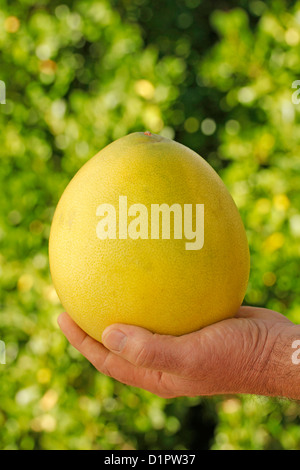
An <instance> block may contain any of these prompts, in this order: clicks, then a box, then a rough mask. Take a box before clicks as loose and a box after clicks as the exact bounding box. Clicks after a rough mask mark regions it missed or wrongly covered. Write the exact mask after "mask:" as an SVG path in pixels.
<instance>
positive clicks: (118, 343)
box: [102, 330, 127, 352]
mask: <svg viewBox="0 0 300 470" xmlns="http://www.w3.org/2000/svg"><path fill="white" fill-rule="evenodd" d="M126 340H127V336H126V335H124V333H122V331H120V330H112V331H110V332H108V333H107V334H105V333H104V335H103V337H102V341H103V344H104V346H105V347H106V348H107V349H110V350H111V351H116V352H121V351H122V349H123V348H124V346H125V343H126Z"/></svg>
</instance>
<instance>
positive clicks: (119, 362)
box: [57, 313, 175, 398]
mask: <svg viewBox="0 0 300 470" xmlns="http://www.w3.org/2000/svg"><path fill="white" fill-rule="evenodd" d="M57 321H58V324H59V326H60V328H61V330H62V332H63V333H64V335H65V336H66V338H67V340H68V341H69V342H70V344H71V345H72V346H73V347H74V348H76V349H77V350H78V351H79V352H80V353H81V354H82V355H83V356H84V357H86V358H87V359H88V360H89V361H90V362H91V364H93V366H94V367H95V368H96V369H97V370H98V371H99V372H101V373H102V374H104V375H108V376H109V377H113V378H114V379H116V380H118V381H119V382H122V383H124V384H126V385H131V386H134V387H139V388H143V389H145V390H147V391H149V392H152V393H155V394H156V395H159V396H161V397H165V398H170V397H172V396H175V395H174V393H173V392H172V391H171V390H168V389H167V388H166V386H165V385H164V383H165V382H166V383H167V380H166V381H165V378H162V375H161V373H160V372H159V371H154V370H151V369H143V368H138V367H135V366H134V365H132V364H130V363H129V362H128V361H126V360H125V359H124V358H122V357H119V356H117V355H115V354H113V353H112V352H110V351H109V350H107V349H106V348H105V347H104V346H103V345H102V344H101V343H99V342H98V341H96V340H95V339H93V338H91V337H90V336H88V335H87V334H86V333H85V332H84V331H83V330H82V329H81V328H80V327H79V326H78V325H77V324H76V323H75V322H74V321H73V320H72V319H71V317H70V316H69V315H68V314H67V313H62V314H61V315H60V316H59V317H58V320H57Z"/></svg>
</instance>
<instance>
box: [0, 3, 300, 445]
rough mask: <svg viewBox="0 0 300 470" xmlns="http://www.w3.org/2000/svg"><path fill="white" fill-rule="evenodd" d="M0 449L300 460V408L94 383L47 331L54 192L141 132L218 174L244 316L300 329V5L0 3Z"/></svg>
mask: <svg viewBox="0 0 300 470" xmlns="http://www.w3.org/2000/svg"><path fill="white" fill-rule="evenodd" d="M0 50H1V56H0V79H1V80H3V81H4V82H5V83H6V87H7V90H6V92H7V100H6V104H5V105H4V104H3V105H0V149H1V150H0V157H1V166H0V185H1V192H0V198H1V199H0V204H1V213H0V246H1V251H0V253H1V254H0V273H1V277H0V288H1V291H0V306H1V312H0V339H1V340H3V341H5V343H6V348H7V350H6V362H7V363H6V365H1V364H0V448H1V449H210V448H211V449H300V417H299V416H300V407H299V405H298V404H297V403H295V402H289V401H284V400H276V399H272V400H271V399H266V398H263V397H253V396H252V397H250V396H249V397H248V396H243V397H242V396H239V397H216V398H210V399H207V398H205V399H203V398H191V399H189V398H178V399H173V400H164V399H162V398H159V397H156V396H154V395H151V394H150V393H148V392H144V391H141V390H137V389H134V388H131V387H127V386H124V385H122V384H119V383H117V382H115V381H113V380H112V379H110V378H107V377H104V376H102V375H100V374H99V373H97V372H96V371H95V370H94V369H93V367H92V366H91V365H90V364H89V363H88V362H87V361H86V360H85V359H84V358H82V357H81V356H80V355H79V354H78V353H77V352H76V351H75V350H74V349H73V348H72V347H71V346H69V345H68V344H67V342H66V340H65V339H64V337H63V335H62V334H61V332H60V330H59V329H58V327H57V324H56V318H57V315H58V314H59V313H60V312H61V310H62V307H61V305H60V303H59V301H58V298H57V296H56V293H55V291H54V288H53V286H52V283H51V278H50V274H49V267H48V254H47V245H48V237H49V229H50V224H51V219H52V216H53V212H54V209H55V206H56V204H57V202H58V199H59V196H60V195H61V193H62V192H63V190H64V188H65V186H66V185H67V183H68V182H69V180H70V179H71V177H72V176H73V175H74V173H75V172H76V171H77V170H78V169H79V168H80V167H81V166H82V165H83V164H84V163H85V162H86V161H87V160H88V159H89V158H90V157H92V156H93V155H94V154H95V153H96V152H97V151H98V150H99V149H101V148H102V147H103V146H105V145H106V144H108V143H109V142H111V141H112V140H115V139H117V138H119V137H121V136H123V135H125V134H127V133H130V132H133V131H137V130H150V131H152V132H154V133H161V134H163V135H165V136H168V137H171V138H174V139H176V140H178V141H179V142H182V143H183V144H185V145H187V146H189V147H191V148H193V149H194V150H196V151H197V152H198V153H200V154H201V155H202V156H203V157H205V158H206V159H207V161H208V162H209V163H210V164H211V165H212V166H213V167H214V168H215V169H216V170H217V171H218V173H219V174H220V175H221V177H222V178H223V180H224V181H225V183H226V185H227V187H228V188H229V190H230V192H231V194H232V195H233V197H234V199H235V201H236V203H237V205H238V207H239V209H240V212H241V215H242V217H243V220H244V223H245V226H246V229H247V234H248V239H249V244H250V250H251V259H252V267H251V277H250V282H249V287H248V291H247V295H246V299H245V303H246V304H250V305H257V306H265V307H268V308H272V309H275V310H278V311H280V312H281V313H283V314H285V315H287V316H289V318H290V319H292V320H293V321H295V322H299V323H300V301H299V292H300V269H299V255H300V244H299V239H300V196H299V186H300V158H299V153H300V105H295V104H293V102H292V93H293V92H294V91H295V90H293V89H292V83H293V81H294V80H297V79H300V66H299V52H300V2H291V1H289V2H288V1H283V0H272V1H266V2H262V1H259V0H252V1H245V0H231V1H229V0H228V1H227V0H216V1H214V2H208V1H205V0H180V1H179V0H163V1H157V0H152V1H150V0H132V1H130V0H113V1H108V0H98V1H96V0H74V1H64V3H60V1H58V0H52V1H51V2H50V0H40V1H33V0H18V1H16V0H10V1H8V0H7V1H5V0H0Z"/></svg>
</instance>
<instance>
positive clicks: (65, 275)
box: [49, 132, 249, 341]
mask: <svg viewBox="0 0 300 470" xmlns="http://www.w3.org/2000/svg"><path fill="white" fill-rule="evenodd" d="M120 204H121V205H120ZM49 256H50V269H51V275H52V279H53V283H54V286H55V288H56V290H57V293H58V296H59V298H60V300H61V302H62V304H63V306H64V308H65V309H66V311H67V312H68V313H69V315H70V316H71V317H72V318H73V319H74V321H75V322H76V323H77V324H78V325H79V326H80V327H81V328H82V329H83V330H84V331H85V332H86V333H88V334H89V335H90V336H92V337H93V338H95V339H97V340H99V341H101V335H102V332H103V331H104V329H105V328H106V327H107V326H108V325H110V324H112V323H116V322H119V323H127V324H133V325H138V326H141V327H144V328H147V329H149V330H151V331H153V332H157V333H161V334H172V335H182V334H185V333H189V332H192V331H195V330H197V329H200V328H202V327H205V326H207V325H209V324H211V323H214V322H217V321H220V320H223V319H226V318H229V317H232V316H233V315H235V313H236V312H237V310H238V308H239V306H240V305H241V303H242V301H243V298H244V295H245V291H246V288H247V283H248V275H249V248H248V243H247V238H246V234H245V229H244V226H243V223H242V220H241V217H240V214H239V212H238V209H237V207H236V205H235V203H234V201H233V199H232V197H231V195H230V194H229V192H228V190H227V188H226V187H225V185H224V183H223V182H222V180H221V179H220V177H219V176H218V175H217V173H216V172H215V171H214V170H213V169H212V168H211V166H210V165H209V164H208V163H207V162H206V161H205V160H204V159H203V158H201V157H200V156H199V155H198V154H197V153H195V152H194V151H192V150H190V149H189V148H187V147H185V146H183V145H181V144H179V143H177V142H175V141H172V140H169V139H166V138H164V137H161V136H158V135H153V134H150V133H149V132H146V133H142V132H136V133H133V134H130V135H128V136H126V137H123V138H121V139H119V140H117V141H116V142H113V143H112V144H110V145H108V146H107V147H105V148H104V149H103V150H101V152H99V153H98V154H97V155H95V156H94V157H93V158H91V159H90V160H89V161H88V162H87V163H86V164H85V165H83V167H82V168H81V169H80V170H79V171H78V172H77V174H76V175H75V176H74V178H73V179H72V180H71V182H70V183H69V185H68V186H67V188H66V189H65V191H64V193H63V195H62V197H61V199H60V201H59V203H58V206H57V208H56V211H55V214H54V218H53V222H52V226H51V233H50V242H49Z"/></svg>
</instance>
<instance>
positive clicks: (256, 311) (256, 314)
mask: <svg viewBox="0 0 300 470" xmlns="http://www.w3.org/2000/svg"><path fill="white" fill-rule="evenodd" d="M236 318H258V319H261V320H274V319H275V318H276V320H277V321H283V322H285V323H287V322H289V323H292V322H291V321H290V320H289V319H288V318H287V317H285V316H284V315H282V314H281V313H279V312H276V311H275V310H269V309H268V308H261V307H251V306H247V307H240V309H239V310H238V312H237V314H236Z"/></svg>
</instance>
